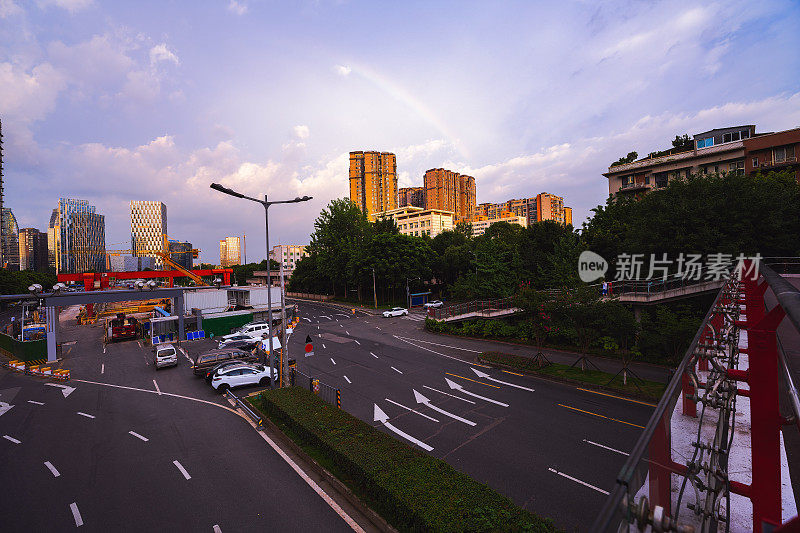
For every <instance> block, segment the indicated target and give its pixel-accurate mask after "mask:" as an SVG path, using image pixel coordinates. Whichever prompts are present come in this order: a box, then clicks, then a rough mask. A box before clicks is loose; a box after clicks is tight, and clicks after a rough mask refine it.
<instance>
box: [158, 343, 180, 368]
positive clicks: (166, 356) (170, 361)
mask: <svg viewBox="0 0 800 533" xmlns="http://www.w3.org/2000/svg"><path fill="white" fill-rule="evenodd" d="M154 351H155V353H156V356H155V359H154V361H153V364H154V365H155V367H156V370H158V369H159V368H161V367H164V366H178V354H177V352H175V347H174V346H173V345H171V344H160V345H158V346H156V348H155V350H154Z"/></svg>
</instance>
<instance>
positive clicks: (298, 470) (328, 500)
mask: <svg viewBox="0 0 800 533" xmlns="http://www.w3.org/2000/svg"><path fill="white" fill-rule="evenodd" d="M231 411H232V409H231ZM234 412H235V411H234ZM240 416H242V418H244V419H245V420H247V423H248V424H250V426H251V427H252V428H253V429H257V428H256V425H255V424H254V423H253V421H252V420H250V419H249V418H247V417H245V416H243V415H240ZM257 433H258V434H259V435H260V436H261V438H262V439H264V440H265V441H266V443H267V444H269V446H270V448H272V449H273V450H275V453H277V454H278V455H280V456H281V459H283V460H284V461H286V464H288V465H289V466H290V467H292V470H294V471H295V472H296V473H297V475H298V476H300V477H301V478H302V479H303V481H305V482H306V483H307V484H308V486H309V487H311V488H312V489H313V490H314V492H316V493H317V494H318V495H319V497H320V498H322V499H323V500H325V503H327V504H328V505H329V506H330V508H331V509H333V510H334V512H335V513H336V514H338V515H339V516H340V517H341V518H342V520H344V521H345V522H347V525H348V526H350V527H351V528H352V530H353V531H355V532H356V533H366V532H365V531H364V529H363V528H362V527H361V526H359V525H358V523H357V522H356V521H355V520H353V519H352V518H351V517H350V515H348V514H347V513H346V512H345V510H344V509H342V508H341V507H340V506H339V504H338V503H336V502H335V501H333V499H332V498H331V497H330V496H328V494H327V493H326V492H325V491H324V490H322V488H320V486H319V485H317V483H316V482H315V481H314V480H313V479H311V478H310V477H308V474H306V473H305V472H304V471H303V469H302V468H300V467H299V466H297V463H295V462H294V461H293V460H292V458H291V457H289V456H288V455H286V453H285V452H284V451H283V450H282V449H281V448H280V447H279V446H278V445H277V444H275V441H273V440H272V439H271V438H269V437H268V436H267V435H265V434H264V432H263V431H257Z"/></svg>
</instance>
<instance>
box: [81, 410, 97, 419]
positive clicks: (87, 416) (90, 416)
mask: <svg viewBox="0 0 800 533" xmlns="http://www.w3.org/2000/svg"><path fill="white" fill-rule="evenodd" d="M78 414H79V415H81V416H85V417H86V418H94V415H90V414H88V413H84V412H83V411H78Z"/></svg>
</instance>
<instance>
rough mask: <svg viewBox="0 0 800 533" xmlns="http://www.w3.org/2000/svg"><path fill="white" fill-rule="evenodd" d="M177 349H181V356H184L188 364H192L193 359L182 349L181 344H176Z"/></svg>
mask: <svg viewBox="0 0 800 533" xmlns="http://www.w3.org/2000/svg"><path fill="white" fill-rule="evenodd" d="M178 349H179V350H180V351H181V353H182V354H183V356H184V357H185V358H186V360H187V361H189V364H190V365H193V364H194V361H192V358H191V357H189V354H188V353H186V350H184V349H183V346H178Z"/></svg>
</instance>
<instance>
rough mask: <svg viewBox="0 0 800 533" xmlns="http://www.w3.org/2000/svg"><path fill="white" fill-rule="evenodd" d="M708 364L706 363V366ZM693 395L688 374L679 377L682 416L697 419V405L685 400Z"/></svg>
mask: <svg viewBox="0 0 800 533" xmlns="http://www.w3.org/2000/svg"><path fill="white" fill-rule="evenodd" d="M707 364H708V362H706V365H707ZM693 394H694V385H692V379H691V378H690V377H689V374H687V373H685V372H684V374H683V376H681V396H682V397H683V415H684V416H691V417H692V418H697V404H696V403H695V402H694V401H693V400H690V399H689V398H687V397H686V396H691V395H693Z"/></svg>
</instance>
